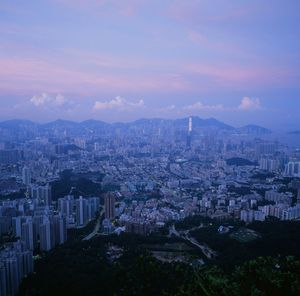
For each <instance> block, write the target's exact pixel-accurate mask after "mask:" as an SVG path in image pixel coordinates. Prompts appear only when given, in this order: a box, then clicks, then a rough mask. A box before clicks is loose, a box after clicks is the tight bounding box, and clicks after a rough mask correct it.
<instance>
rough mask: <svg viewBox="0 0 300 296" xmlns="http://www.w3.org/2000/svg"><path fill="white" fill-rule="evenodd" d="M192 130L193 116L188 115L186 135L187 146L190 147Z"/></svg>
mask: <svg viewBox="0 0 300 296" xmlns="http://www.w3.org/2000/svg"><path fill="white" fill-rule="evenodd" d="M192 131H193V118H192V117H191V116H190V117H189V128H188V135H187V146H188V147H191V144H192Z"/></svg>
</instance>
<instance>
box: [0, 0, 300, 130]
mask: <svg viewBox="0 0 300 296" xmlns="http://www.w3.org/2000/svg"><path fill="white" fill-rule="evenodd" d="M299 11H300V1H299V0H286V1H283V0H251V1H248V0H247V1H246V0H230V1H228V0H214V1H211V0H122V1H121V0H43V1H40V0H26V1H24V0H14V1H11V0H0V104H1V105H0V106H1V108H0V121H2V120H7V119H12V118H22V119H31V120H33V121H37V122H46V121H50V120H55V119H58V118H62V119H68V120H76V121H81V120H85V119H91V118H94V119H99V120H104V121H107V122H116V121H131V120H135V119H138V118H153V117H156V118H157V117H159V118H181V117H185V116H189V115H194V116H200V117H202V118H210V117H214V118H217V119H219V120H222V121H224V122H226V123H228V124H232V125H234V126H242V125H244V124H249V123H251V124H260V125H263V126H265V127H268V128H272V129H300V116H299V111H300V14H299Z"/></svg>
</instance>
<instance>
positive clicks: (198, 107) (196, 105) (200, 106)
mask: <svg viewBox="0 0 300 296" xmlns="http://www.w3.org/2000/svg"><path fill="white" fill-rule="evenodd" d="M183 109H184V110H188V111H193V110H195V111H196V110H224V109H225V108H224V106H223V105H222V104H217V105H205V104H203V103H201V102H196V103H194V104H191V105H188V106H184V107H183Z"/></svg>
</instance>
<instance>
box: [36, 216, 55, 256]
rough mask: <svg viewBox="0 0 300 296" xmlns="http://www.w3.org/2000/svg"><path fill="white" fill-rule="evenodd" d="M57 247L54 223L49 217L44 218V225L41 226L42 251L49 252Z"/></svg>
mask: <svg viewBox="0 0 300 296" xmlns="http://www.w3.org/2000/svg"><path fill="white" fill-rule="evenodd" d="M54 246H55V241H54V231H53V223H51V222H50V219H49V217H44V221H43V224H42V225H41V226H40V249H41V251H49V250H51V249H52V248H53V247H54Z"/></svg>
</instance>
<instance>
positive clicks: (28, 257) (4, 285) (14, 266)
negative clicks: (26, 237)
mask: <svg viewBox="0 0 300 296" xmlns="http://www.w3.org/2000/svg"><path fill="white" fill-rule="evenodd" d="M33 267H34V266H33V253H32V251H31V250H28V248H27V247H26V245H25V243H24V242H22V241H17V242H14V243H10V244H8V245H6V247H5V248H4V249H2V250H0V295H1V296H14V295H16V293H17V292H18V289H19V286H20V284H21V282H22V279H23V278H24V277H25V276H27V275H28V274H30V273H32V272H33Z"/></svg>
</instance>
